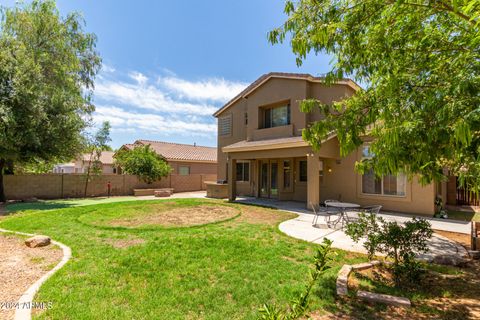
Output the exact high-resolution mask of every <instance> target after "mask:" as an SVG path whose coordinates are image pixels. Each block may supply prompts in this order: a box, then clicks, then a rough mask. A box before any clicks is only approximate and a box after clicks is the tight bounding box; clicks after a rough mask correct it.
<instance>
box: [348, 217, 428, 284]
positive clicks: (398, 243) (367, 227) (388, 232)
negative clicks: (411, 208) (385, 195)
mask: <svg viewBox="0 0 480 320" xmlns="http://www.w3.org/2000/svg"><path fill="white" fill-rule="evenodd" d="M345 233H346V234H347V235H348V236H349V237H350V238H352V240H353V241H355V242H358V241H359V240H360V239H361V238H366V240H365V243H364V245H363V246H364V248H365V249H366V250H367V252H368V256H369V258H370V259H372V258H373V257H374V255H375V254H376V253H377V252H380V253H384V254H386V256H387V257H388V258H391V259H392V260H393V264H392V268H391V271H392V275H393V278H394V281H395V284H396V285H397V286H401V285H403V284H404V283H403V282H410V283H411V282H414V281H418V280H419V276H420V273H421V268H420V266H419V263H418V262H417V261H416V260H415V255H416V253H425V252H427V251H428V246H427V241H428V239H430V238H431V237H432V234H433V231H432V228H431V225H430V223H429V222H428V221H426V220H425V219H421V218H420V219H418V218H415V217H414V218H413V219H412V220H410V221H407V222H405V224H404V225H403V226H401V225H399V224H398V223H397V222H396V221H385V219H383V218H382V217H379V216H377V215H376V214H373V213H372V214H365V213H359V215H358V221H355V222H352V223H349V224H348V225H347V229H346V230H345Z"/></svg>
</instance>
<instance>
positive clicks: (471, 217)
mask: <svg viewBox="0 0 480 320" xmlns="http://www.w3.org/2000/svg"><path fill="white" fill-rule="evenodd" d="M448 219H452V220H460V221H478V222H480V212H465V211H453V210H448Z"/></svg>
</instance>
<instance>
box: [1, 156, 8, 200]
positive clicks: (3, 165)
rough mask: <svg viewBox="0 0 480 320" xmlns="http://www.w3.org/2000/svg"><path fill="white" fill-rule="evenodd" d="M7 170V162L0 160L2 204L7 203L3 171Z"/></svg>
mask: <svg viewBox="0 0 480 320" xmlns="http://www.w3.org/2000/svg"><path fill="white" fill-rule="evenodd" d="M4 168H5V160H4V159H0V203H1V202H7V197H6V196H5V188H4V187H3V169H4Z"/></svg>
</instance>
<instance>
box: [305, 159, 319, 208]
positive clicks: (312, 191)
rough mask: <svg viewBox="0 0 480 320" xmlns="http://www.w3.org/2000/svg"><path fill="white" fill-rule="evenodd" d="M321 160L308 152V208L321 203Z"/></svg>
mask: <svg viewBox="0 0 480 320" xmlns="http://www.w3.org/2000/svg"><path fill="white" fill-rule="evenodd" d="M319 172H320V161H319V160H318V157H317V156H315V155H314V154H313V153H311V154H307V175H308V177H307V208H308V209H310V210H311V209H312V205H313V206H315V207H318V205H319V204H320V178H319Z"/></svg>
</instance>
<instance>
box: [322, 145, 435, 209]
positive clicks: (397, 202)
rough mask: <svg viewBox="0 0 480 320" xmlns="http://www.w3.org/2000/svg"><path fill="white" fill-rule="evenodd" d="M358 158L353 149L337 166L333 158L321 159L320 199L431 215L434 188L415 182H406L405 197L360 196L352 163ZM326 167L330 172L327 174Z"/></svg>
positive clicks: (357, 180) (359, 185)
mask: <svg viewBox="0 0 480 320" xmlns="http://www.w3.org/2000/svg"><path fill="white" fill-rule="evenodd" d="M360 157H361V151H360V150H357V151H356V152H353V153H352V154H350V155H349V156H348V157H346V158H343V159H341V160H340V163H337V161H336V160H334V159H325V160H324V165H325V169H326V170H325V177H324V182H323V184H321V185H320V200H321V201H324V200H326V199H337V200H338V199H339V200H341V201H347V202H354V203H359V204H361V205H374V204H379V205H382V206H383V209H382V210H391V211H399V212H406V213H414V214H420V215H430V216H431V215H433V213H434V211H435V208H434V200H435V186H434V184H429V185H426V186H422V185H420V183H419V182H418V179H416V178H414V179H413V180H412V181H407V186H406V196H405V197H395V196H379V195H366V194H362V177H361V175H359V174H358V173H356V172H355V170H354V166H355V161H357V160H359V159H360ZM328 168H330V169H331V172H328Z"/></svg>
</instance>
